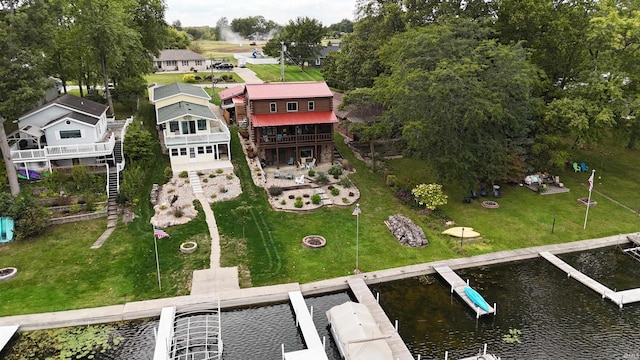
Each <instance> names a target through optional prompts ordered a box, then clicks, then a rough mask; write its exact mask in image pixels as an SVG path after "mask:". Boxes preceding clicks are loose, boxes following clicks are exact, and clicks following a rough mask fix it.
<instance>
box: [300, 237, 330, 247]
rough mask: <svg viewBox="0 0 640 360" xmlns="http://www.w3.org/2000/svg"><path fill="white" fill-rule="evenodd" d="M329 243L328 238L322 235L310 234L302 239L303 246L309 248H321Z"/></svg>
mask: <svg viewBox="0 0 640 360" xmlns="http://www.w3.org/2000/svg"><path fill="white" fill-rule="evenodd" d="M325 245H327V240H326V239H325V238H324V237H322V236H320V235H309V236H305V237H304V238H303V239H302V246H304V247H306V248H307V249H319V248H322V247H324V246H325Z"/></svg>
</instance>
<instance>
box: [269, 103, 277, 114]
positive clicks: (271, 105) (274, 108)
mask: <svg viewBox="0 0 640 360" xmlns="http://www.w3.org/2000/svg"><path fill="white" fill-rule="evenodd" d="M269 112H278V105H277V104H276V103H274V102H272V103H269Z"/></svg>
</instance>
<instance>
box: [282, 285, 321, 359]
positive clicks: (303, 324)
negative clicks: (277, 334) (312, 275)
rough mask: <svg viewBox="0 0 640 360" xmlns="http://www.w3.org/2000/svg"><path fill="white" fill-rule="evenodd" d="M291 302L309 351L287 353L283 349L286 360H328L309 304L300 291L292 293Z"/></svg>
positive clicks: (290, 293) (290, 295)
mask: <svg viewBox="0 0 640 360" xmlns="http://www.w3.org/2000/svg"><path fill="white" fill-rule="evenodd" d="M289 300H290V301H291V306H293V311H294V312H295V314H296V322H297V323H298V326H299V327H300V331H301V332H302V337H303V338H304V342H305V344H307V349H305V350H299V351H292V352H288V353H285V352H284V349H283V354H282V355H283V356H282V357H283V359H284V360H327V359H328V358H327V354H326V352H325V350H324V344H323V343H322V341H321V340H320V335H318V330H317V329H316V325H315V324H314V323H313V319H312V318H311V314H310V313H309V310H308V309H307V303H306V302H305V301H304V297H303V296H302V293H301V292H300V291H290V292H289Z"/></svg>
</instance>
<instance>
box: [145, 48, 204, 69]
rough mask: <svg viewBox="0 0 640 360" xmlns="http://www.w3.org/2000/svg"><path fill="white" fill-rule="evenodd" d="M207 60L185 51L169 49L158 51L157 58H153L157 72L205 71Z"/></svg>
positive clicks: (195, 53)
mask: <svg viewBox="0 0 640 360" xmlns="http://www.w3.org/2000/svg"><path fill="white" fill-rule="evenodd" d="M206 60H207V58H205V57H204V56H202V55H200V54H198V53H197V52H193V51H191V50H185V49H169V50H162V51H160V55H159V56H158V57H154V58H153V63H154V65H155V68H156V70H157V71H179V72H189V71H205V70H207V64H206Z"/></svg>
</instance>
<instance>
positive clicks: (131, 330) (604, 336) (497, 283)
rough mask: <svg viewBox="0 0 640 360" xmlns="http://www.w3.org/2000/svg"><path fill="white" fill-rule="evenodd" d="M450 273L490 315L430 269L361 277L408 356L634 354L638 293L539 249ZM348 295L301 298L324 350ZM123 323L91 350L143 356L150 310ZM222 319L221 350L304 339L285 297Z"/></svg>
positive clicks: (630, 272) (618, 261)
mask: <svg viewBox="0 0 640 360" xmlns="http://www.w3.org/2000/svg"><path fill="white" fill-rule="evenodd" d="M560 257H561V258H562V259H563V260H564V261H566V262H567V263H569V264H571V265H572V266H574V267H576V268H577V269H579V270H581V271H583V272H585V273H586V274H587V275H589V276H591V277H593V278H595V279H597V280H598V281H600V282H602V283H603V284H605V285H606V286H608V287H610V288H612V289H613V288H616V289H618V290H623V289H629V288H635V287H640V262H638V261H636V260H634V259H632V258H631V257H628V256H626V255H624V254H622V251H621V250H620V249H616V248H609V249H604V250H598V251H591V252H587V253H575V254H565V255H561V256H560ZM457 273H458V274H459V275H460V276H461V277H462V278H463V279H470V283H471V285H472V286H474V288H476V289H477V290H478V291H479V292H480V293H482V294H483V296H484V297H485V298H486V299H487V301H488V302H490V303H494V302H495V303H497V305H498V306H497V316H495V317H494V316H490V315H489V316H484V317H483V318H481V319H479V320H477V319H476V318H475V314H474V312H473V311H472V310H470V309H469V308H468V307H467V306H466V304H464V303H463V302H462V301H461V300H459V299H458V298H457V296H456V295H451V293H450V289H449V287H448V285H447V284H446V283H445V282H444V281H443V280H441V279H440V278H439V277H438V276H437V275H433V276H426V277H421V278H419V279H415V278H414V279H407V280H403V281H398V282H393V283H386V284H379V285H373V286H371V289H372V291H373V292H374V293H375V292H379V293H380V294H381V297H380V300H381V305H382V307H383V308H384V309H385V311H386V312H387V314H388V316H389V319H390V320H391V321H392V322H393V321H394V320H396V319H398V320H399V321H400V335H401V336H402V338H403V339H404V340H405V342H406V343H407V346H408V347H409V349H410V351H411V352H412V354H414V356H415V357H416V358H417V356H418V354H420V355H421V358H422V359H443V358H444V352H445V351H449V355H450V358H451V359H458V358H462V357H467V356H471V355H474V354H476V353H477V352H478V350H479V349H480V348H481V347H482V344H484V343H486V344H488V350H489V351H490V352H492V353H495V354H497V355H499V356H501V357H502V359H586V358H589V359H625V358H626V359H639V358H640V337H638V336H637V332H638V329H639V328H640V303H639V304H632V305H627V306H625V307H624V308H623V309H619V308H618V307H617V305H615V304H613V303H612V302H611V301H609V300H604V299H601V297H600V295H598V294H596V293H595V292H593V291H592V290H590V289H588V288H587V287H585V286H584V285H582V284H580V283H579V282H577V281H576V280H574V279H571V278H567V276H566V275H565V274H564V273H562V272H561V271H560V270H558V269H557V268H555V267H554V266H553V265H551V264H549V263H548V262H546V261H545V260H543V259H536V260H531V261H526V262H520V263H509V264H504V265H496V266H491V267H483V268H474V269H467V270H459V271H457ZM349 300H353V299H352V298H351V297H350V295H349V293H347V292H343V293H336V294H328V295H323V296H318V297H307V298H306V301H307V305H308V306H313V307H314V314H313V319H314V322H315V324H316V326H317V328H318V332H319V334H320V336H321V337H323V336H324V337H326V339H327V354H328V357H329V359H330V360H339V359H340V355H339V353H338V351H337V348H336V347H335V344H334V343H333V340H332V339H331V335H330V333H329V330H328V328H327V326H328V323H327V320H326V316H325V312H326V311H327V310H328V309H329V308H331V307H332V306H335V305H339V304H342V303H343V302H345V301H349ZM132 324H138V325H136V326H130V327H125V328H122V329H119V330H118V331H120V332H122V334H124V336H125V338H126V341H125V343H123V344H121V345H120V346H118V347H117V348H116V349H114V350H110V351H109V352H107V353H105V354H100V355H98V356H96V358H95V359H97V360H116V359H141V360H145V359H152V357H153V346H154V341H153V330H152V329H153V327H155V326H157V320H152V321H145V322H136V323H132ZM222 328H223V334H222V335H223V340H224V343H225V347H224V356H223V359H224V360H253V359H260V360H280V359H282V354H281V352H282V350H281V344H285V351H287V352H288V351H295V350H300V349H303V348H304V344H303V341H302V337H301V335H300V333H299V331H298V329H297V328H296V326H295V319H294V315H293V310H292V308H291V306H290V305H289V304H288V303H282V304H271V305H265V306H257V307H252V308H241V309H228V310H224V311H223V312H222ZM510 329H518V330H520V331H521V334H520V335H519V336H518V338H519V340H520V341H521V342H520V343H517V342H516V343H507V342H505V341H504V340H503V337H504V336H505V335H507V334H509V330H510ZM32 358H33V357H32ZM35 358H36V359H37V358H38V357H35Z"/></svg>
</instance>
